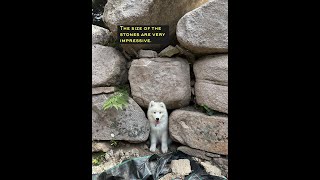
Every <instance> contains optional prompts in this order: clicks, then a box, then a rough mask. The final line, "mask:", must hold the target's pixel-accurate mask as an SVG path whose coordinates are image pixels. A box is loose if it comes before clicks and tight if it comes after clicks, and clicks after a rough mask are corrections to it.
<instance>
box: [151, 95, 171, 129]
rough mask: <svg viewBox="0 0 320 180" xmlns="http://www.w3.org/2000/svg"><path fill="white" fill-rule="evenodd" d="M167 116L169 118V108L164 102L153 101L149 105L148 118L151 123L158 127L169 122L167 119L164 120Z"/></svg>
mask: <svg viewBox="0 0 320 180" xmlns="http://www.w3.org/2000/svg"><path fill="white" fill-rule="evenodd" d="M166 116H167V108H166V105H165V104H164V103H163V102H154V101H151V102H150V103H149V108H148V118H149V121H150V122H152V123H155V124H156V125H157V124H160V123H162V122H163V121H167V119H166V118H164V117H166Z"/></svg>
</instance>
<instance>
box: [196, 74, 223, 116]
mask: <svg viewBox="0 0 320 180" xmlns="http://www.w3.org/2000/svg"><path fill="white" fill-rule="evenodd" d="M194 87H195V95H196V101H197V104H199V105H203V104H204V105H207V106H208V107H209V108H211V109H213V110H216V111H219V112H223V113H226V114H228V86H221V85H217V84H215V83H213V82H212V81H206V80H196V84H195V86H194Z"/></svg>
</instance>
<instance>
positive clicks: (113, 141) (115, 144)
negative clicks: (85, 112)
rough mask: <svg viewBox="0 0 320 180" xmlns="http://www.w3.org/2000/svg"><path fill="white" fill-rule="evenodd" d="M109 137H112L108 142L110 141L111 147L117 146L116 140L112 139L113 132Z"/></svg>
mask: <svg viewBox="0 0 320 180" xmlns="http://www.w3.org/2000/svg"><path fill="white" fill-rule="evenodd" d="M111 138H112V139H111V141H110V142H111V144H110V145H111V146H112V147H116V146H118V141H116V140H114V139H113V138H114V134H111Z"/></svg>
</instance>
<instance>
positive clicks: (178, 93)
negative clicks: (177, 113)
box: [129, 57, 191, 109]
mask: <svg viewBox="0 0 320 180" xmlns="http://www.w3.org/2000/svg"><path fill="white" fill-rule="evenodd" d="M129 82H130V87H131V94H132V96H133V99H134V100H135V101H136V102H137V103H138V104H139V105H140V106H142V107H145V108H147V107H148V105H149V102H150V101H160V102H164V104H165V105H166V107H167V108H168V109H175V108H180V107H183V106H187V105H188V104H189V102H190V99H191V87H190V67H189V64H188V62H187V61H186V60H185V59H182V58H179V57H177V58H142V59H136V60H133V61H132V63H131V67H130V69H129Z"/></svg>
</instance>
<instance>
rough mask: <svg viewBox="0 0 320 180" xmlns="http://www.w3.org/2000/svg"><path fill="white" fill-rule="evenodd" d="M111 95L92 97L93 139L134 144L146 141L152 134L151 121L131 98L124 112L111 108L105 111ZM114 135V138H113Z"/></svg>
mask: <svg viewBox="0 0 320 180" xmlns="http://www.w3.org/2000/svg"><path fill="white" fill-rule="evenodd" d="M110 96H111V95H110V94H100V95H93V96H92V138H93V140H111V139H114V140H125V141H129V142H133V143H137V142H143V141H146V140H147V139H148V137H149V133H150V125H149V120H148V119H147V118H146V115H145V113H144V111H143V110H142V109H141V108H140V107H139V105H138V104H137V103H136V102H134V100H132V99H131V98H129V105H128V107H127V108H125V109H124V110H116V109H115V108H111V109H108V110H106V111H105V110H103V109H102V107H103V104H104V102H105V101H106V100H107V99H108V97H110ZM111 134H114V138H112V137H111Z"/></svg>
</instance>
